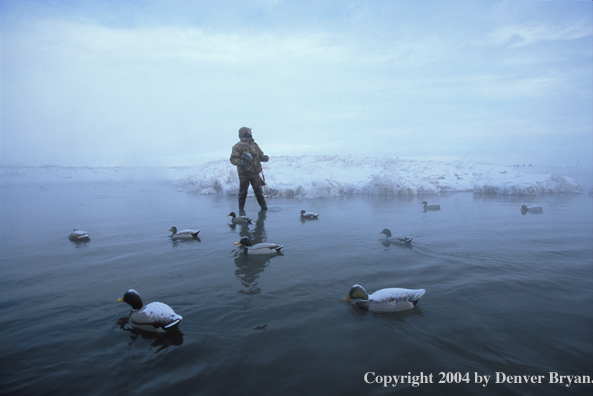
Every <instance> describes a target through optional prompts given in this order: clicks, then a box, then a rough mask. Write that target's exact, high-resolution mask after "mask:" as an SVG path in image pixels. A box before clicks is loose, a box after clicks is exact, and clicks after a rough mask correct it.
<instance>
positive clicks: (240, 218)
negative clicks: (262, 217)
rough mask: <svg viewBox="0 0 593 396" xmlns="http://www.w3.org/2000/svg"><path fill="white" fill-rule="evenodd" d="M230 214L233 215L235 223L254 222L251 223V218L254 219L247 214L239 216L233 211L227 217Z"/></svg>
mask: <svg viewBox="0 0 593 396" xmlns="http://www.w3.org/2000/svg"><path fill="white" fill-rule="evenodd" d="M228 216H231V217H232V219H231V221H232V222H233V224H252V223H251V220H252V218H251V217H247V216H237V215H236V214H235V212H231V213H229V214H228V215H227V217H228Z"/></svg>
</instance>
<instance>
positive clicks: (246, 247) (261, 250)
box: [235, 237, 284, 255]
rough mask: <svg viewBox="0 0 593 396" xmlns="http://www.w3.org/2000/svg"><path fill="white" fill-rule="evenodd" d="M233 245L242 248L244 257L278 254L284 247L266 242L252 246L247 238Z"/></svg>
mask: <svg viewBox="0 0 593 396" xmlns="http://www.w3.org/2000/svg"><path fill="white" fill-rule="evenodd" d="M235 245H241V246H243V254H245V255H250V254H275V253H280V249H282V248H283V247H284V245H278V244H276V243H267V242H264V243H257V244H255V245H252V244H251V240H250V239H249V238H247V237H243V238H241V240H240V241H238V242H235Z"/></svg>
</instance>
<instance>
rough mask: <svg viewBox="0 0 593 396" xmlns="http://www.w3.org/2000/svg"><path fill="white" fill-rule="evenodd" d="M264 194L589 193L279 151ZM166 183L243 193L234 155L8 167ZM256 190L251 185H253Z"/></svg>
mask: <svg viewBox="0 0 593 396" xmlns="http://www.w3.org/2000/svg"><path fill="white" fill-rule="evenodd" d="M264 174H265V178H266V183H267V185H266V186H265V193H266V194H267V195H270V196H278V197H299V198H312V199H314V198H324V197H336V196H342V195H350V194H361V195H408V196H409V195H420V194H439V193H444V192H473V193H475V194H505V195H538V194H549V193H582V192H583V187H582V186H581V184H579V182H577V181H576V180H575V179H573V178H572V177H570V176H565V175H564V173H563V171H562V169H554V170H552V171H550V170H549V169H546V170H538V169H536V168H533V167H531V166H527V167H524V166H520V167H519V166H515V167H509V166H501V165H491V164H481V163H476V162H473V161H472V160H469V159H453V160H452V159H425V160H419V159H401V158H355V157H339V156H331V157H330V156H298V157H272V158H271V160H270V162H269V163H266V164H264ZM149 180H151V181H154V180H156V181H159V182H164V183H170V184H174V185H176V186H179V187H180V188H182V189H184V190H185V191H188V192H197V193H201V194H221V195H235V194H237V190H238V185H239V180H238V177H237V171H236V168H235V167H234V166H233V165H232V164H231V163H230V162H229V161H228V159H223V160H219V161H213V162H208V163H206V164H204V165H202V166H199V167H170V168H166V167H163V168H119V167H115V168H90V167H79V168H78V167H56V166H45V167H2V168H0V182H1V183H2V185H10V184H23V185H40V186H44V185H51V184H59V183H66V182H93V183H113V182H115V183H127V182H135V181H149ZM250 194H251V189H250Z"/></svg>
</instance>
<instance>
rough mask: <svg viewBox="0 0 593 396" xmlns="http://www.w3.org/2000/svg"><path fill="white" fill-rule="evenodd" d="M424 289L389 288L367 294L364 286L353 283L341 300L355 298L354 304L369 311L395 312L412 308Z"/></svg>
mask: <svg viewBox="0 0 593 396" xmlns="http://www.w3.org/2000/svg"><path fill="white" fill-rule="evenodd" d="M425 292H426V290H424V289H417V290H411V289H400V288H390V289H381V290H377V291H376V292H374V293H373V294H371V295H370V296H369V294H368V293H367V291H366V290H365V289H364V287H362V286H360V285H353V286H352V288H351V289H350V292H349V293H348V296H346V298H344V300H343V301H350V300H355V304H356V305H357V306H358V307H359V308H361V309H363V310H365V311H370V312H397V311H404V310H407V309H412V308H414V306H415V305H416V304H417V303H418V300H420V297H422V296H423V295H424V293H425Z"/></svg>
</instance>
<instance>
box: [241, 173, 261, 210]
mask: <svg viewBox="0 0 593 396" xmlns="http://www.w3.org/2000/svg"><path fill="white" fill-rule="evenodd" d="M250 184H251V187H252V188H253V193H254V194H255V197H256V198H257V203H259V206H261V208H262V209H264V210H266V209H267V208H268V207H267V205H266V199H265V198H264V192H263V189H262V179H261V178H260V177H259V173H248V174H241V175H239V209H240V210H243V208H244V207H245V200H246V199H247V190H248V189H249V185H250Z"/></svg>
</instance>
